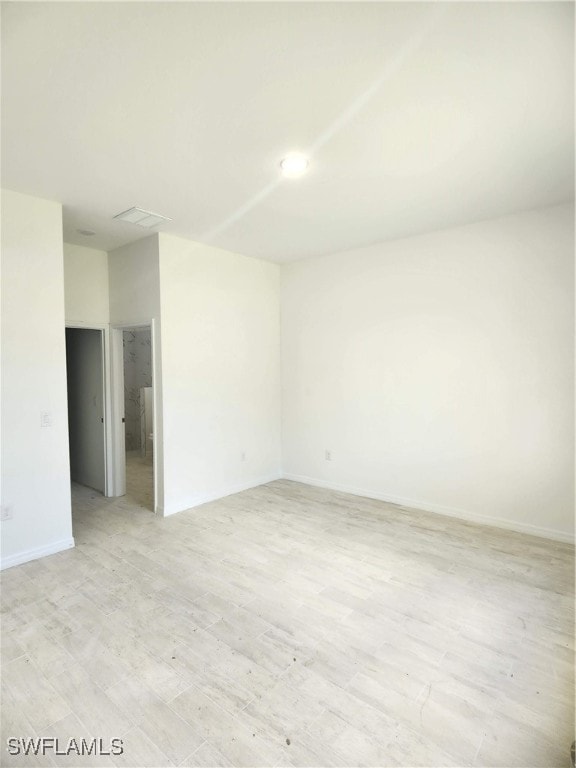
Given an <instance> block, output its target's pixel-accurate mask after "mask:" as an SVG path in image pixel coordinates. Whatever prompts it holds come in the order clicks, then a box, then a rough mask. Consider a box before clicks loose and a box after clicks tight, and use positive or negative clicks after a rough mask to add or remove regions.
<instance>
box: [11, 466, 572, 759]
mask: <svg viewBox="0 0 576 768" xmlns="http://www.w3.org/2000/svg"><path fill="white" fill-rule="evenodd" d="M150 473H151V467H150V465H146V463H140V464H139V465H138V467H135V468H134V467H132V468H131V471H130V473H129V479H130V483H132V486H133V487H132V489H131V488H130V487H129V488H128V494H127V495H126V496H125V497H122V498H120V499H105V498H103V497H102V496H100V495H99V494H97V493H96V492H95V491H92V490H90V489H87V488H82V487H80V486H75V487H74V494H73V495H74V536H75V540H76V542H77V547H76V549H74V550H69V551H67V552H63V553H60V554H58V555H54V556H51V557H47V558H44V559H43V560H40V561H35V562H32V563H27V564H25V565H22V566H17V567H15V568H12V569H10V570H8V571H5V572H3V573H2V576H1V582H2V592H3V594H2V617H3V622H2V633H3V638H2V639H3V675H4V685H5V692H6V693H5V701H4V704H5V707H4V712H3V713H2V714H3V723H4V731H3V732H4V733H6V729H8V730H9V731H10V734H8V735H10V736H16V737H18V736H24V737H25V736H30V735H36V734H43V733H47V734H50V735H53V736H54V735H58V736H61V737H62V738H65V737H66V732H67V730H78V729H81V728H84V729H86V730H88V732H89V733H88V734H84V733H81V734H74V733H70V734H68V737H74V736H78V735H80V736H88V735H90V736H91V737H92V736H93V737H101V738H106V739H109V738H113V737H122V736H124V737H125V751H124V754H123V755H122V756H118V757H117V758H116V761H115V762H114V760H112V758H106V757H105V756H102V757H100V758H98V759H97V760H94V761H93V762H94V764H98V765H110V766H114V765H118V766H127V767H129V766H137V765H146V766H153V765H160V764H165V765H170V764H173V765H182V766H217V765H219V766H243V765H246V766H254V765H260V766H270V768H272V767H273V766H284V765H285V766H307V767H310V768H311V766H321V765H325V766H360V765H366V766H386V765H389V766H425V765H427V766H436V767H437V768H442V766H445V767H446V768H447V767H448V766H457V765H458V766H464V765H470V766H472V765H474V766H484V768H489V767H490V766H493V767H494V768H496V767H497V766H499V767H502V766H518V768H520V766H524V768H525V767H526V766H530V768H532V766H539V765H542V766H544V765H547V766H548V765H564V764H566V765H567V764H568V759H569V758H568V750H569V746H570V742H571V740H572V739H573V738H574V735H573V723H574V549H573V547H571V546H570V545H567V544H562V543H557V542H553V541H547V540H544V539H539V538H536V537H532V536H528V535H525V534H519V533H514V532H512V531H503V530H498V529H495V528H489V527H482V526H478V525H474V524H472V523H469V522H464V521H460V520H457V519H453V518H445V517H442V516H439V515H434V514H429V513H426V512H423V511H421V510H410V509H407V508H404V507H398V506H394V505H392V504H386V503H383V502H379V501H373V500H370V499H366V498H359V497H354V496H350V495H347V494H345V493H336V492H332V491H329V490H326V489H320V488H312V487H308V486H304V485H301V484H298V483H294V482H290V481H276V482H274V483H270V484H268V485H264V486H260V487H258V488H253V489H251V490H249V491H245V492H242V493H239V494H236V495H234V496H229V497H226V498H225V499H221V500H219V501H216V502H212V503H210V504H205V505H203V506H201V507H197V508H195V509H192V510H189V511H186V512H183V513H180V514H179V515H174V516H172V517H170V518H161V517H158V516H155V515H154V514H153V513H152V512H151V511H150V509H149V507H150V502H151V494H150V490H149V489H148V490H146V489H143V488H138V487H137V486H138V483H142V482H144V481H146V482H149V481H150ZM134 484H136V486H134ZM12 731H15V732H14V733H12ZM16 731H25V732H23V733H19V732H16ZM107 761H108V762H107ZM89 763H90V761H88V762H87V763H86V764H89ZM17 764H29V761H26V760H24V761H23V760H22V759H19V760H18V759H16V760H15V761H14V765H17ZM37 764H38V765H40V764H43V765H51V764H54V763H53V761H52V760H51V758H50V757H46V758H44V759H43V760H42V761H41V762H40V761H39V762H38V763H37Z"/></svg>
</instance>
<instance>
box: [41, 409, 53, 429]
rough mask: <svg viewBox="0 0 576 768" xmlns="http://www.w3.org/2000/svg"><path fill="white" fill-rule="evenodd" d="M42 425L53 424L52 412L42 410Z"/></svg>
mask: <svg viewBox="0 0 576 768" xmlns="http://www.w3.org/2000/svg"><path fill="white" fill-rule="evenodd" d="M40 426H41V427H51V426H52V414H51V413H50V412H49V411H42V413H41V414H40Z"/></svg>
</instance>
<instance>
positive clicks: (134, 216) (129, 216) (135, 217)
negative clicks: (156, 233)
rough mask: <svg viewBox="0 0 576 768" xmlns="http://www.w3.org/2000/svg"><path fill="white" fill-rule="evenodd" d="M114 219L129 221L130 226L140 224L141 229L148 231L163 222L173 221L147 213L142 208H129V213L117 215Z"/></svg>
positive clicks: (124, 212) (159, 215) (166, 217)
mask: <svg viewBox="0 0 576 768" xmlns="http://www.w3.org/2000/svg"><path fill="white" fill-rule="evenodd" d="M114 218H115V219H120V221H128V222H130V224H138V226H139V227H146V229H152V227H155V226H156V225H157V224H161V223H162V222H163V221H172V219H169V218H168V216H162V215H161V214H159V213H152V212H151V211H145V210H143V209H142V208H129V209H128V210H127V211H123V212H122V213H117V214H116V216H114Z"/></svg>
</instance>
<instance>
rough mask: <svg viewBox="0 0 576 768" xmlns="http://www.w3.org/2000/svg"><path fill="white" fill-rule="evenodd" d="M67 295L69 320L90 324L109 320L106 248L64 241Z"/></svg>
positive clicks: (67, 315) (80, 323)
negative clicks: (98, 248)
mask: <svg viewBox="0 0 576 768" xmlns="http://www.w3.org/2000/svg"><path fill="white" fill-rule="evenodd" d="M64 294H65V306H66V322H67V323H70V324H73V325H88V326H89V325H105V324H106V323H108V320H109V317H110V310H109V301H108V254H107V253H106V251H98V250H96V249H95V248H85V247H84V246H82V245H71V244H70V243H64Z"/></svg>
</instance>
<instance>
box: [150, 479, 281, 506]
mask: <svg viewBox="0 0 576 768" xmlns="http://www.w3.org/2000/svg"><path fill="white" fill-rule="evenodd" d="M283 477H284V475H283V474H282V473H281V472H277V473H275V474H273V475H267V476H265V477H259V478H256V479H254V480H250V481H249V482H247V483H241V484H240V485H230V486H227V487H226V488H220V489H218V490H215V491H211V492H209V493H200V494H197V495H195V496H192V497H190V498H189V499H187V500H186V502H184V503H183V504H178V505H177V506H175V507H172V506H169V507H165V508H164V509H162V510H158V513H159V514H161V515H163V516H164V517H169V516H170V515H176V514H177V513H178V512H184V511H185V510H187V509H193V508H194V507H199V506H200V505H201V504H208V502H210V501H218V499H223V498H224V497H226V496H232V494H234V493H240V492H241V491H249V490H250V489H251V488H257V487H258V486H259V485H265V484H266V483H271V482H273V481H274V480H282V479H283Z"/></svg>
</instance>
